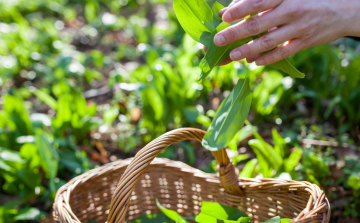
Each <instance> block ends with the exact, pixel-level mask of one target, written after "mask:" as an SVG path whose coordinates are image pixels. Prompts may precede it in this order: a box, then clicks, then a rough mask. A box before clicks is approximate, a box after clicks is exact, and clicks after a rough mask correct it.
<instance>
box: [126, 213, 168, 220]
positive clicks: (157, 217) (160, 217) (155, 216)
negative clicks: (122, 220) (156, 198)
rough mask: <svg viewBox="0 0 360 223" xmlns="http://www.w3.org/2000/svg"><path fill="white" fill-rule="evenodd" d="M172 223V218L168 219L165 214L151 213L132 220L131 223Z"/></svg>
mask: <svg viewBox="0 0 360 223" xmlns="http://www.w3.org/2000/svg"><path fill="white" fill-rule="evenodd" d="M160 222H161V223H171V222H173V221H172V220H171V219H170V218H168V217H167V216H166V215H165V214H164V213H162V212H160V213H151V214H144V215H141V216H140V217H138V218H136V219H134V220H132V221H131V222H130V223H160Z"/></svg>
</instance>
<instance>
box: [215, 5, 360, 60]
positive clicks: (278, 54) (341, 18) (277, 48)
mask: <svg viewBox="0 0 360 223" xmlns="http://www.w3.org/2000/svg"><path fill="white" fill-rule="evenodd" d="M219 14H220V16H222V18H223V21H224V22H228V23H232V22H236V21H239V20H242V19H243V18H244V17H246V16H247V15H253V14H257V15H255V16H252V17H251V18H248V19H246V20H242V21H240V22H239V23H237V24H235V25H232V26H231V27H228V28H226V29H225V30H223V31H221V32H219V33H218V34H216V36H215V38H214V43H215V45H217V46H225V45H228V44H230V43H232V42H234V41H237V40H240V39H244V38H247V37H250V36H254V35H258V34H260V33H263V32H266V31H269V32H268V33H267V34H265V35H263V36H261V37H260V38H258V39H255V40H254V41H251V42H249V43H247V44H244V45H242V46H240V47H239V48H236V49H234V50H233V51H232V52H231V53H230V57H229V58H228V59H226V60H225V61H223V62H222V63H221V64H219V65H225V64H228V63H230V62H232V61H238V60H241V59H244V58H246V60H247V62H248V63H251V62H254V61H255V63H256V64H257V65H258V66H260V65H269V64H272V63H275V62H277V61H280V60H282V59H285V58H287V57H289V56H291V55H293V54H295V53H297V52H299V51H301V50H303V49H305V48H308V47H313V46H317V45H322V44H326V43H330V42H332V41H334V40H337V39H339V38H341V37H344V36H355V37H360V0H233V2H232V3H231V4H230V5H229V6H228V7H227V8H225V9H223V10H222V11H220V13H219ZM272 49H274V50H272ZM269 50H272V51H270V52H268V53H264V52H266V51H269Z"/></svg>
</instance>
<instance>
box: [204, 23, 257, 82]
mask: <svg viewBox="0 0 360 223" xmlns="http://www.w3.org/2000/svg"><path fill="white" fill-rule="evenodd" d="M229 26H230V24H228V23H225V22H223V23H221V24H220V25H219V26H218V27H217V28H216V32H213V33H212V34H211V37H210V39H211V41H210V44H209V45H208V46H207V47H208V49H207V51H206V54H205V57H204V58H203V59H202V60H201V62H200V65H199V66H200V68H201V75H200V78H199V80H203V79H204V78H206V77H207V76H208V75H209V74H210V72H211V71H212V69H213V68H214V67H215V66H217V65H218V64H219V63H221V62H223V61H224V60H225V59H226V58H228V57H229V54H230V52H231V51H232V50H233V49H235V48H237V47H239V46H241V45H243V44H245V43H247V42H249V41H251V40H253V38H252V37H248V38H246V39H242V40H238V41H236V42H234V43H231V44H229V45H226V46H222V47H217V46H216V45H215V43H214V41H213V39H214V36H215V35H216V33H217V32H219V31H221V30H223V29H225V28H227V27H229Z"/></svg>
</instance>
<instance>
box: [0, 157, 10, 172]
mask: <svg viewBox="0 0 360 223" xmlns="http://www.w3.org/2000/svg"><path fill="white" fill-rule="evenodd" d="M0 169H1V170H5V171H10V170H11V166H9V165H7V164H6V163H5V162H4V161H3V160H2V159H0Z"/></svg>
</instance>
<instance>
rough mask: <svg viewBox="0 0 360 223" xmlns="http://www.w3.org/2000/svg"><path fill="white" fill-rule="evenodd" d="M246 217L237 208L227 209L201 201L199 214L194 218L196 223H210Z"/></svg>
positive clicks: (226, 207)
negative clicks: (213, 220) (216, 220)
mask: <svg viewBox="0 0 360 223" xmlns="http://www.w3.org/2000/svg"><path fill="white" fill-rule="evenodd" d="M241 217H247V215H246V214H245V213H244V212H242V211H240V210H239V209H237V208H233V207H228V206H225V205H222V204H219V203H214V202H208V201H203V202H202V205H201V212H200V214H199V215H198V217H196V219H195V221H196V222H206V221H204V220H208V221H207V222H209V223H210V222H211V221H212V219H219V220H238V219H239V218H241Z"/></svg>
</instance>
